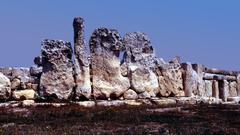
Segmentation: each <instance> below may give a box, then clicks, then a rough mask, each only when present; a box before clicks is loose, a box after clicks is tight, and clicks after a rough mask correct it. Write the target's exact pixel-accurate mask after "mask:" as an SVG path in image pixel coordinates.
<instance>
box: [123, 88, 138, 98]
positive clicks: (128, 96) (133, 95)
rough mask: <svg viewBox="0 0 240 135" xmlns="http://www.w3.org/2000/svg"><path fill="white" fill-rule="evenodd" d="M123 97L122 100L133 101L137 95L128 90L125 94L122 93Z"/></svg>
mask: <svg viewBox="0 0 240 135" xmlns="http://www.w3.org/2000/svg"><path fill="white" fill-rule="evenodd" d="M123 97H124V99H127V100H135V99H137V98H138V95H137V93H136V92H135V91H134V90H131V89H129V90H127V91H126V92H124V94H123Z"/></svg>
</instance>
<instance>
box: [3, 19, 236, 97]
mask: <svg viewBox="0 0 240 135" xmlns="http://www.w3.org/2000/svg"><path fill="white" fill-rule="evenodd" d="M84 27H85V26H84V19H83V18H81V17H76V18H74V21H73V31H74V32H73V37H74V43H73V45H74V46H73V47H72V45H71V43H70V42H66V41H62V40H49V39H46V40H43V41H42V46H41V53H40V55H39V56H38V57H36V58H34V63H35V65H34V66H32V67H30V68H21V67H2V68H0V72H1V73H0V100H3V101H5V100H6V101H7V100H23V99H32V100H38V99H43V100H46V101H47V100H50V99H54V100H59V101H69V100H70V101H71V100H74V101H86V100H98V99H101V100H117V99H120V100H137V99H153V98H161V97H164V98H168V97H169V98H172V97H205V98H211V97H212V98H215V99H220V100H222V101H223V102H227V101H231V100H232V99H234V98H239V97H240V72H239V71H226V70H218V69H213V68H208V67H205V66H204V65H201V64H191V63H189V62H188V63H182V62H181V60H180V59H179V58H178V57H177V58H174V59H173V60H172V61H170V62H165V61H164V60H163V59H162V58H157V57H156V55H155V52H154V48H153V45H152V44H151V41H150V39H149V37H148V36H147V35H146V34H145V33H142V32H131V33H127V34H126V35H124V36H122V35H120V34H119V32H118V31H117V30H115V29H108V28H98V29H96V30H95V31H94V32H93V34H92V35H91V37H90V41H89V43H88V44H87V43H86V42H85V38H84V36H85V35H84ZM88 48H89V50H90V54H89V53H88V51H87V50H88ZM121 53H122V54H124V55H123V58H120V54H121Z"/></svg>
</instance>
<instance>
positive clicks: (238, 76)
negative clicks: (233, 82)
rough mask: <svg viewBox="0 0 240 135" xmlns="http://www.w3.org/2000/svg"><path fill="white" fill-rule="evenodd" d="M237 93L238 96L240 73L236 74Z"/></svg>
mask: <svg viewBox="0 0 240 135" xmlns="http://www.w3.org/2000/svg"><path fill="white" fill-rule="evenodd" d="M237 95H238V96H240V74H238V75H237Z"/></svg>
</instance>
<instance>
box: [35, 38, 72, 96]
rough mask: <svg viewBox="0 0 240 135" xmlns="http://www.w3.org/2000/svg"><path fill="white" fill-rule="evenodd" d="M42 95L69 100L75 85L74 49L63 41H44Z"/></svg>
mask: <svg viewBox="0 0 240 135" xmlns="http://www.w3.org/2000/svg"><path fill="white" fill-rule="evenodd" d="M41 52H42V66H43V69H42V70H43V71H42V75H41V78H40V95H41V96H45V97H51V98H57V99H60V100H68V99H69V98H70V96H71V94H72V92H73V87H74V85H75V83H74V78H73V63H72V48H71V44H70V42H65V41H62V40H48V39H46V40H43V41H42V49H41Z"/></svg>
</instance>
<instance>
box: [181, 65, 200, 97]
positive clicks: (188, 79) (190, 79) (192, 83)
mask: <svg viewBox="0 0 240 135" xmlns="http://www.w3.org/2000/svg"><path fill="white" fill-rule="evenodd" d="M182 68H183V70H184V72H183V88H184V91H185V96H186V97H191V96H192V95H193V94H194V93H195V94H197V92H196V91H197V84H198V82H197V80H198V75H197V73H196V72H195V71H194V70H193V69H192V65H191V63H183V64H182Z"/></svg>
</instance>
